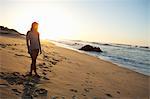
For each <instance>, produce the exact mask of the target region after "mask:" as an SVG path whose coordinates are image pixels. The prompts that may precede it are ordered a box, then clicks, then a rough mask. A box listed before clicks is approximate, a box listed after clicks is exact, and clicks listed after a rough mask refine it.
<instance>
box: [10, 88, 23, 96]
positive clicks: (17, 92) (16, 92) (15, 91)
mask: <svg viewBox="0 0 150 99" xmlns="http://www.w3.org/2000/svg"><path fill="white" fill-rule="evenodd" d="M12 91H13V92H14V93H15V94H16V95H19V94H21V92H20V91H18V89H12Z"/></svg>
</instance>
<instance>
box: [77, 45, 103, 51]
mask: <svg viewBox="0 0 150 99" xmlns="http://www.w3.org/2000/svg"><path fill="white" fill-rule="evenodd" d="M79 50H84V51H94V52H102V50H101V49H100V48H99V47H93V46H91V45H85V46H83V47H82V48H80V49H79Z"/></svg>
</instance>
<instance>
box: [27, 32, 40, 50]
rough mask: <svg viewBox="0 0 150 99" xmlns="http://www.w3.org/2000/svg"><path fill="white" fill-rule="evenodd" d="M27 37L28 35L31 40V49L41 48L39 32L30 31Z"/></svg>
mask: <svg viewBox="0 0 150 99" xmlns="http://www.w3.org/2000/svg"><path fill="white" fill-rule="evenodd" d="M26 37H27V39H28V40H30V45H29V49H30V50H34V49H40V45H39V33H33V32H31V31H28V33H27V36H26Z"/></svg>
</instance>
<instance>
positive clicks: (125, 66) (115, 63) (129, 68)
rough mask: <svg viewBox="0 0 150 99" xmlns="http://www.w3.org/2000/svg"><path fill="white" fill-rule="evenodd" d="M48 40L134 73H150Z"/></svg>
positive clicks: (146, 74)
mask: <svg viewBox="0 0 150 99" xmlns="http://www.w3.org/2000/svg"><path fill="white" fill-rule="evenodd" d="M49 42H50V43H54V44H55V45H56V46H58V47H62V48H65V49H69V50H72V51H76V52H78V53H81V54H83V53H84V54H86V55H89V56H92V57H96V58H99V59H100V60H103V61H106V62H110V63H112V64H114V65H117V66H118V67H121V68H124V69H128V70H131V71H133V72H136V73H139V74H142V75H145V76H148V77H149V76H150V74H148V73H144V72H141V71H139V70H136V69H135V68H133V67H132V66H130V65H125V64H121V63H117V62H114V61H112V60H110V59H106V58H103V57H101V56H95V55H92V54H90V53H88V52H86V51H80V50H78V49H74V48H71V47H69V46H68V45H65V44H61V43H58V42H55V41H51V40H49ZM131 67H132V68H131ZM133 69H134V70H133Z"/></svg>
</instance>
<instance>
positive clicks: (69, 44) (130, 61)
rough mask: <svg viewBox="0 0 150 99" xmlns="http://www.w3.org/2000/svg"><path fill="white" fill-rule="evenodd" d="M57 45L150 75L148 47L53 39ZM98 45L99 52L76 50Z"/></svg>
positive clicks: (149, 51)
mask: <svg viewBox="0 0 150 99" xmlns="http://www.w3.org/2000/svg"><path fill="white" fill-rule="evenodd" d="M52 42H53V43H55V44H56V45H57V46H61V47H65V48H68V49H71V50H75V51H78V52H80V53H86V54H89V55H92V56H95V57H98V58H100V59H103V60H106V61H110V62H112V63H114V64H117V65H118V66H121V67H124V68H128V69H130V70H133V71H136V72H139V73H142V74H144V75H148V76H150V47H145V46H133V45H125V44H106V43H99V42H87V41H81V40H55V41H54V40H53V41H52ZM87 44H88V45H91V46H94V47H100V49H101V50H102V51H103V52H102V53H100V52H85V51H81V50H78V49H79V48H81V47H83V46H84V45H87Z"/></svg>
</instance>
